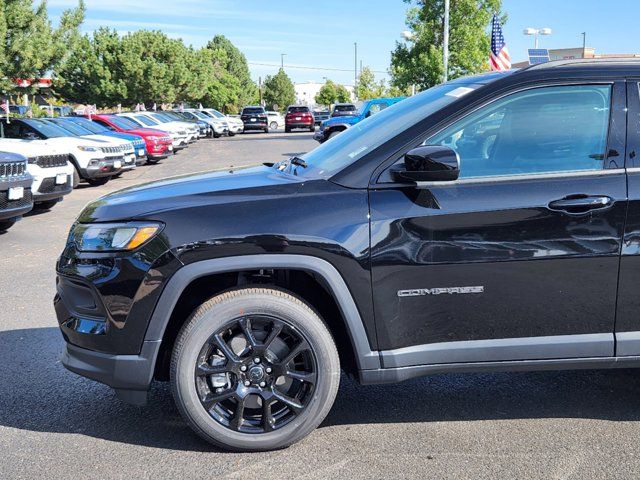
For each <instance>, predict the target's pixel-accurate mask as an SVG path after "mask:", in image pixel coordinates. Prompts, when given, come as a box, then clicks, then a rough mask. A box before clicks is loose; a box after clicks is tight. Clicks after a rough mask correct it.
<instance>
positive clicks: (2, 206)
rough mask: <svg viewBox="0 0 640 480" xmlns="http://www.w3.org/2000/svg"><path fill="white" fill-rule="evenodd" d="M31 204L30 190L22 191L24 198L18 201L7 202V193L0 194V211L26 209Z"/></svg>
mask: <svg viewBox="0 0 640 480" xmlns="http://www.w3.org/2000/svg"><path fill="white" fill-rule="evenodd" d="M32 202H33V198H32V195H31V189H30V188H25V189H24V196H23V197H22V198H21V199H19V200H9V192H8V191H4V192H0V210H13V209H14V208H22V207H28V206H29V205H30V204H31V203H32Z"/></svg>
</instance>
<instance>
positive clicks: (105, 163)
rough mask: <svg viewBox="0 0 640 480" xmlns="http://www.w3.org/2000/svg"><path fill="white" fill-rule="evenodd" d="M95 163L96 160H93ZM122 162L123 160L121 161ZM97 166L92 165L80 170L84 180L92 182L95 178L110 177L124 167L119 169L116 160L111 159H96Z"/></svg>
mask: <svg viewBox="0 0 640 480" xmlns="http://www.w3.org/2000/svg"><path fill="white" fill-rule="evenodd" d="M92 161H94V160H92ZM120 161H121V162H122V160H120ZM95 162H96V163H95V164H94V165H91V163H90V164H89V165H88V166H87V168H83V169H81V170H80V176H81V177H82V178H84V179H89V180H92V179H94V178H103V177H110V176H112V175H114V174H116V173H118V172H119V171H120V168H122V165H121V166H120V167H119V168H116V167H115V164H114V160H113V159H110V158H106V159H96V160H95Z"/></svg>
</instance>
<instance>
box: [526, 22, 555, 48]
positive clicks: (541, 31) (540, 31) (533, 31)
mask: <svg viewBox="0 0 640 480" xmlns="http://www.w3.org/2000/svg"><path fill="white" fill-rule="evenodd" d="M522 33H524V34H525V35H533V38H534V42H533V44H534V48H538V35H551V29H550V28H531V27H529V28H525V29H524V30H523V31H522Z"/></svg>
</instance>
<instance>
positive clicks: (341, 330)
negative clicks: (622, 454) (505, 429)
mask: <svg viewBox="0 0 640 480" xmlns="http://www.w3.org/2000/svg"><path fill="white" fill-rule="evenodd" d="M638 79H640V63H638V62H635V61H633V62H632V61H627V62H621V61H615V62H598V61H581V60H580V61H560V62H552V63H548V64H545V65H539V66H533V67H530V68H527V69H524V70H521V71H513V72H509V73H491V74H485V75H479V76H475V77H469V78H462V79H457V80H455V81H452V82H448V83H446V84H443V85H439V86H436V87H433V88H431V89H429V90H426V91H424V92H422V93H420V94H419V95H416V96H413V97H411V98H408V99H406V100H403V101H401V102H399V103H397V104H395V105H393V106H391V107H389V108H387V109H385V110H384V111H382V112H380V113H378V114H377V115H374V116H372V117H370V118H368V119H366V120H364V121H362V122H361V123H360V124H359V125H358V127H359V128H352V129H348V130H347V131H345V132H344V133H342V134H341V135H340V136H338V137H336V138H335V139H331V140H330V141H328V142H326V143H324V144H322V145H321V146H319V147H317V148H316V149H315V150H313V151H311V152H309V153H307V154H304V155H302V156H300V157H293V158H291V159H289V160H287V161H284V162H281V163H277V164H275V165H272V166H261V167H256V168H250V169H245V170H237V171H233V172H229V173H226V172H225V173H210V174H200V175H195V176H191V177H186V178H185V177H183V178H176V179H168V180H164V181H160V182H156V183H151V184H147V185H143V186H139V187H134V188H129V189H126V190H121V191H119V192H116V193H114V194H111V195H109V196H106V197H103V198H101V199H100V200H98V201H96V202H94V203H93V204H90V205H88V206H87V207H86V209H85V210H84V211H83V212H82V214H81V215H80V216H79V218H78V219H77V222H76V223H75V224H74V225H73V227H72V228H71V233H70V235H69V239H68V242H67V244H66V247H65V249H64V251H63V253H62V256H61V257H60V259H59V261H58V264H57V272H58V278H57V292H58V293H57V295H56V298H55V308H56V311H57V315H58V320H59V323H60V328H61V330H62V334H63V336H64V338H65V340H66V341H67V346H66V350H65V352H64V355H63V359H62V361H63V363H64V365H65V366H66V367H67V368H68V369H70V370H72V371H74V372H77V373H79V374H81V375H84V376H87V377H90V378H93V379H95V380H98V381H100V382H104V383H106V384H108V385H110V386H111V387H113V388H115V389H116V391H117V393H118V395H119V396H120V397H121V398H123V399H125V400H128V401H131V402H135V403H143V402H144V400H145V399H146V395H147V390H148V389H149V385H150V383H151V381H152V380H153V379H160V380H163V379H169V380H170V381H171V384H172V389H173V394H174V398H175V401H176V403H177V405H178V407H179V409H180V411H181V412H182V414H183V416H184V418H185V419H186V421H187V422H188V423H189V424H190V425H191V426H192V427H193V428H194V430H195V431H196V432H198V434H200V435H201V436H202V437H204V438H205V439H207V440H209V441H211V442H213V443H215V444H217V445H220V446H223V447H225V448H228V449H232V450H264V449H272V448H278V447H282V446H285V445H289V444H291V443H293V442H296V441H298V440H300V439H301V438H303V437H304V436H305V435H307V434H309V433H310V432H311V431H312V430H313V429H314V428H315V427H316V426H317V425H318V424H319V423H320V422H321V421H322V420H323V418H324V417H325V416H326V415H327V413H328V412H329V409H330V408H331V405H332V403H333V401H334V397H335V395H336V392H337V390H338V383H339V381H340V370H341V369H342V370H345V371H346V372H347V373H348V374H351V375H353V376H355V377H356V378H357V379H358V380H359V381H360V382H362V383H366V384H369V383H385V382H397V381H401V380H406V379H409V378H412V377H417V376H421V375H426V374H433V373H443V372H471V371H473V372H476V371H505V370H532V369H575V368H612V367H639V366H640V318H639V316H638V312H639V311H640V295H638V291H637V290H638V285H640V175H639V173H640V155H638V153H640V152H639V151H638V149H640V99H639V93H638V92H639V90H638V84H639V80H638ZM262 160H263V159H262V158H260V153H259V152H256V161H262ZM603 408H605V407H604V406H603Z"/></svg>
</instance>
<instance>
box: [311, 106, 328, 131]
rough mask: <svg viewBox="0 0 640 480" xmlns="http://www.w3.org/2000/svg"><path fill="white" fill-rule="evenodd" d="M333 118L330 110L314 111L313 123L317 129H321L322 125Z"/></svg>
mask: <svg viewBox="0 0 640 480" xmlns="http://www.w3.org/2000/svg"><path fill="white" fill-rule="evenodd" d="M329 118H331V113H329V111H328V110H314V111H313V123H314V124H315V125H316V127H319V126H320V124H321V123H322V122H323V121H324V120H327V119H329Z"/></svg>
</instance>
